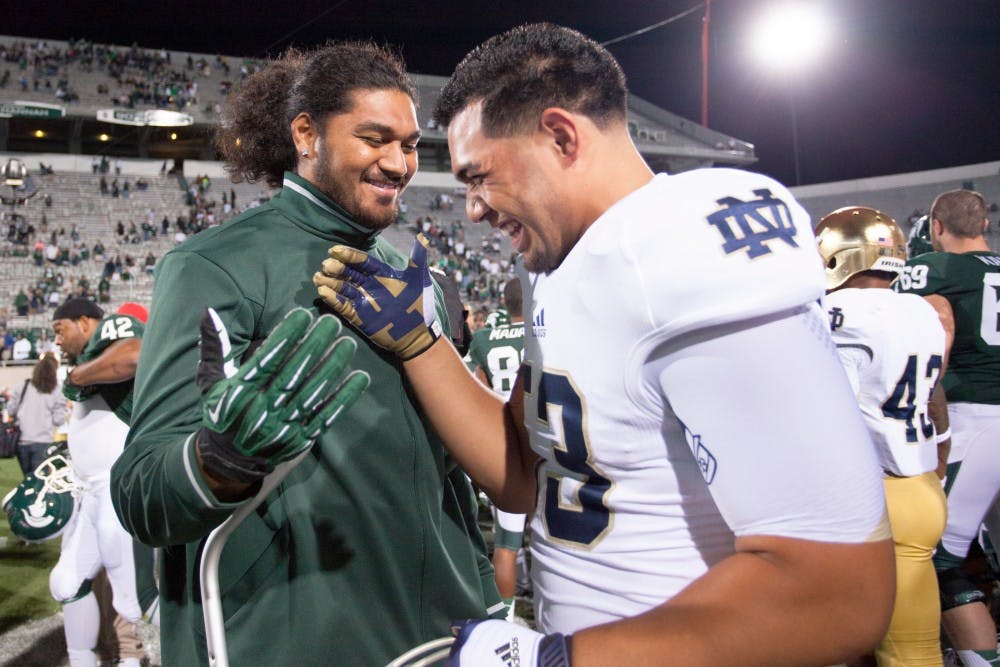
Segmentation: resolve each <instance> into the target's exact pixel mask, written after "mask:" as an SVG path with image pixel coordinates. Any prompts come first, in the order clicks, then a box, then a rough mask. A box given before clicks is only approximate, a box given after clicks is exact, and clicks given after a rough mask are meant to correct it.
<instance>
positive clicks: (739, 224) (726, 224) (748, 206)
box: [707, 188, 799, 259]
mask: <svg viewBox="0 0 1000 667" xmlns="http://www.w3.org/2000/svg"><path fill="white" fill-rule="evenodd" d="M753 193H754V194H755V195H757V197H758V198H757V199H751V200H750V201H743V200H742V199H737V198H736V197H723V198H722V199H717V200H716V201H717V202H718V203H719V204H720V205H722V207H723V208H721V209H719V210H718V211H716V212H715V213H713V214H711V215H710V216H708V218H707V219H708V223H709V224H710V225H714V226H715V228H716V229H718V230H719V233H721V234H722V238H723V239H725V242H724V243H723V244H722V249H723V250H725V251H726V254H727V255H728V254H730V253H734V252H737V251H739V250H746V251H747V257H749V258H750V259H753V258H755V257H759V256H760V255H766V254H768V253H769V252H771V248H770V247H769V246H768V245H767V243H768V242H769V241H773V240H775V239H781V240H782V241H784V242H785V243H787V244H788V245H789V246H791V247H793V248H798V247H799V246H798V244H797V243H796V242H795V238H794V237H795V234H796V229H795V225H794V224H793V223H792V214H791V212H790V211H789V210H788V205H787V204H785V202H783V201H782V200H780V199H776V198H775V197H774V195H772V194H771V191H770V190H768V189H767V188H761V189H760V190H754V191H753Z"/></svg>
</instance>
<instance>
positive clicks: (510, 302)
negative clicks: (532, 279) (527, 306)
mask: <svg viewBox="0 0 1000 667" xmlns="http://www.w3.org/2000/svg"><path fill="white" fill-rule="evenodd" d="M503 304H504V305H505V306H506V307H507V313H508V314H510V316H511V317H521V316H523V315H524V306H523V303H522V297H521V279H520V278H517V277H514V278H511V279H510V280H508V281H507V284H506V285H504V286H503Z"/></svg>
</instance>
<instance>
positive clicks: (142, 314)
mask: <svg viewBox="0 0 1000 667" xmlns="http://www.w3.org/2000/svg"><path fill="white" fill-rule="evenodd" d="M117 312H118V314H120V315H131V316H132V317H134V318H135V319H137V320H139V321H140V322H142V323H143V324H145V323H146V320H148V319H149V311H148V310H147V309H146V307H145V306H143V305H142V304H139V303H135V302H134V301H126V302H125V303H123V304H122V305H121V307H120V308H119V309H118V311H117Z"/></svg>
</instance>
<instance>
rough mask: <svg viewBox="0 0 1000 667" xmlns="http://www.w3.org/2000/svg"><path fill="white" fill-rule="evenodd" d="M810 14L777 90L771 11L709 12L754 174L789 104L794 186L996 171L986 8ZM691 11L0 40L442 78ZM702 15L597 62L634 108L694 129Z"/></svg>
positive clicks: (95, 7)
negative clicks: (817, 46) (465, 66)
mask: <svg viewBox="0 0 1000 667" xmlns="http://www.w3.org/2000/svg"><path fill="white" fill-rule="evenodd" d="M793 1H797V2H813V1H814V0H793ZM815 3H817V4H820V5H823V6H824V7H826V9H827V12H828V13H829V14H831V15H832V16H834V17H835V18H836V21H837V28H836V30H837V41H836V43H835V44H834V45H833V47H832V49H831V50H830V51H829V52H828V53H827V54H826V57H825V58H824V60H823V61H822V63H820V64H819V66H818V67H816V68H815V69H814V71H813V72H811V73H809V74H808V75H806V76H804V77H801V78H800V79H799V80H798V81H796V82H795V83H794V85H789V84H788V83H787V82H782V81H780V80H778V79H776V78H774V77H773V76H771V75H768V74H766V73H764V72H763V71H762V70H761V69H760V68H759V67H758V66H756V65H755V64H754V63H753V62H752V61H750V59H749V58H748V55H747V52H746V48H745V46H744V45H745V41H746V40H745V34H746V32H747V28H748V26H749V25H750V23H751V22H752V19H753V17H754V16H755V15H756V14H757V13H759V11H760V10H761V9H763V8H765V7H767V6H769V5H771V4H773V2H772V0H713V2H712V21H711V45H710V56H709V58H710V83H709V126H710V127H712V128H713V129H716V130H719V131H721V132H724V133H726V134H730V135H732V136H735V137H737V138H739V139H743V140H745V141H749V142H751V143H753V144H755V145H756V148H757V155H758V157H759V158H760V161H759V162H758V163H757V164H756V165H755V166H754V167H753V168H755V169H757V170H759V171H763V172H766V173H769V174H771V175H774V176H776V177H778V178H779V179H781V180H783V181H785V182H787V183H790V184H793V183H794V169H793V151H792V130H791V109H792V103H791V97H790V94H791V92H792V90H793V89H794V95H795V109H796V110H797V114H796V115H797V118H798V134H799V158H800V168H801V176H802V182H803V183H816V182H825V181H831V180H842V179H850V178H863V177H867V176H878V175H884V174H892V173H900V172H906V171H915V170H921V169H934V168H938V167H949V166H956V165H961V164H968V163H973V162H986V161H993V160H1000V142H998V138H1000V132H998V129H997V128H998V123H997V122H996V120H995V119H996V117H997V113H998V111H1000V77H998V73H1000V2H998V0H936V1H932V0H815ZM698 4H699V2H698V0H617V1H608V0H555V1H553V0H550V1H549V2H544V1H542V2H540V1H538V0H532V1H525V0H491V1H489V2H483V1H481V0H467V1H466V2H455V1H445V0H426V1H424V2H409V1H403V0H400V1H393V0H328V1H326V2H317V1H315V0H298V1H297V2H288V3H274V2H267V3H264V2H249V1H247V2H233V1H231V0H226V1H224V2H223V1H219V2H213V1H212V0H203V1H201V2H191V1H190V0H174V1H173V2H170V3H146V2H142V3H139V2H134V3H127V2H103V3H90V2H87V3H82V2H53V3H42V4H40V5H37V6H34V5H29V8H28V11H26V12H23V13H20V14H17V13H14V14H13V16H11V15H10V14H8V17H7V19H8V23H7V27H6V28H4V29H3V30H4V32H9V33H10V34H15V35H22V36H37V37H48V38H51V39H66V38H69V37H86V38H88V39H91V40H94V41H100V42H115V43H131V42H133V41H134V42H137V43H138V44H139V45H140V46H144V47H149V48H159V47H161V46H162V47H166V48H170V49H177V50H192V51H199V52H208V53H216V52H221V53H227V54H232V55H241V56H242V55H246V56H264V55H267V54H268V53H270V54H276V53H278V52H280V51H281V50H282V49H283V48H284V47H286V46H288V45H289V44H291V43H295V44H297V45H300V46H307V45H310V44H315V43H319V42H322V41H323V40H325V39H327V38H337V37H368V38H374V39H376V40H378V41H382V42H387V43H389V44H395V45H398V46H399V47H400V48H401V51H402V53H403V56H404V57H405V59H406V61H407V64H408V66H409V69H410V70H411V71H414V72H421V73H427V74H439V75H448V74H450V73H451V69H452V67H453V66H454V64H455V63H456V62H457V61H458V60H459V59H460V58H461V57H462V56H463V55H464V54H465V53H466V52H467V51H468V50H469V49H471V48H472V47H473V46H475V45H476V44H478V43H479V42H481V41H482V40H483V39H485V38H487V37H489V36H490V35H492V34H494V33H496V32H499V31H501V30H504V29H506V28H509V27H511V26H514V25H517V24H520V23H525V22H531V21H542V20H547V21H553V22H556V23H561V24H564V25H568V26H571V27H574V28H576V29H578V30H581V31H582V32H584V33H586V34H588V35H590V36H591V37H593V38H594V39H596V40H597V41H599V42H603V41H606V40H610V39H612V38H615V37H618V36H620V35H622V34H625V33H629V32H631V31H634V30H637V29H639V28H642V27H644V26H648V25H651V24H654V23H657V22H660V21H663V20H664V19H667V18H669V17H671V16H674V15H677V14H680V13H681V12H683V11H684V10H687V9H689V8H691V7H693V6H695V5H698ZM152 7H156V9H155V11H154V10H153V9H151V8H152ZM702 14H703V11H701V10H700V11H697V12H695V13H694V14H691V15H689V16H687V17H686V18H684V19H681V20H679V21H676V22H674V23H671V24H669V25H667V26H664V27H662V28H659V29H656V30H653V31H651V32H648V33H645V34H643V35H640V36H637V37H634V38H631V39H629V40H626V41H624V42H620V43H618V44H614V45H612V46H610V47H609V49H610V50H611V52H612V53H613V54H614V55H615V56H616V57H617V58H618V59H619V61H620V62H621V63H622V66H623V68H624V70H625V73H626V75H627V76H628V79H629V87H630V89H631V90H632V91H633V92H634V93H636V94H638V95H639V96H641V97H644V98H646V99H648V100H650V101H651V102H654V103H656V104H658V105H660V106H662V107H663V108H665V109H668V110H670V111H672V112H674V113H677V114H680V115H682V116H685V117H688V118H691V119H693V120H698V119H699V118H700V113H701V111H700V109H701V17H702ZM11 19H13V21H12V23H11V22H10V21H11Z"/></svg>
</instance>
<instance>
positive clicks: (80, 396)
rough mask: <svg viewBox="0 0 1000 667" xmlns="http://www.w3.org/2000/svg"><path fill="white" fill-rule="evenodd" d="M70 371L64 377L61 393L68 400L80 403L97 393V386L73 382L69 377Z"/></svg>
mask: <svg viewBox="0 0 1000 667" xmlns="http://www.w3.org/2000/svg"><path fill="white" fill-rule="evenodd" d="M72 375H73V374H72V371H71V372H70V373H69V374H68V375H66V379H65V380H63V385H62V393H63V396H65V397H66V398H67V399H68V400H70V401H73V402H74V403H80V402H81V401H85V400H87V399H88V398H90V397H91V396H93V395H94V394H96V393H97V387H95V386H94V385H92V384H91V385H78V384H74V383H73V381H72V380H71V379H70V378H71V377H72Z"/></svg>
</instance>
